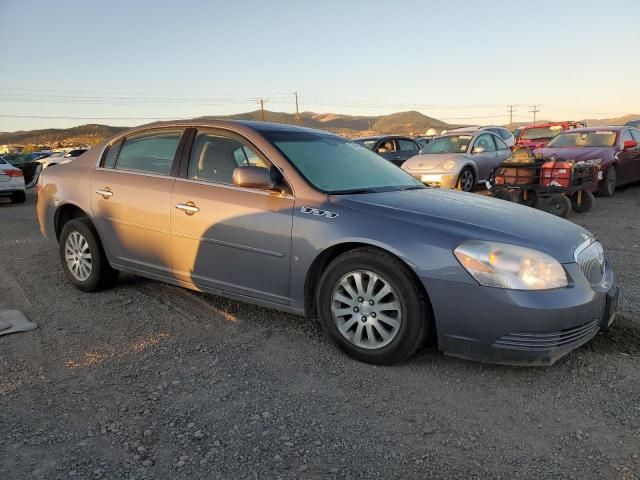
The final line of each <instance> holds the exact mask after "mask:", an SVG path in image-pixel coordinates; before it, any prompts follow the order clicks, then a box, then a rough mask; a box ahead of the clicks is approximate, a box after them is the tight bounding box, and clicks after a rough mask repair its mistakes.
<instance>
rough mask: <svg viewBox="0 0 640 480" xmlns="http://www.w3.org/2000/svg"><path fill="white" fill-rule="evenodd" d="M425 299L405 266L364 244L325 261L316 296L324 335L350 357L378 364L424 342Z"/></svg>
mask: <svg viewBox="0 0 640 480" xmlns="http://www.w3.org/2000/svg"><path fill="white" fill-rule="evenodd" d="M427 302H428V300H427V299H426V298H425V295H424V293H423V291H422V289H421V288H419V286H418V285H417V282H416V280H415V279H414V278H413V276H412V275H411V274H410V272H409V271H408V268H407V267H406V265H404V264H403V263H402V262H400V261H399V260H398V259H397V258H395V257H393V256H392V255H390V254H388V253H386V252H383V251H379V250H375V249H369V248H363V249H357V250H352V251H350V252H347V253H345V254H343V255H341V256H339V257H338V258H336V259H335V260H334V261H333V262H331V264H330V265H329V266H328V267H327V269H326V270H325V272H324V273H323V275H322V278H321V279H320V288H319V291H318V297H317V305H318V313H319V317H320V321H321V322H322V326H323V329H324V330H325V332H326V333H327V334H328V335H329V337H331V339H332V340H333V341H334V342H335V343H336V344H337V345H338V346H339V347H340V348H342V349H343V350H344V351H346V352H347V353H348V354H349V355H351V356H352V357H354V358H356V359H358V360H360V361H363V362H367V363H374V364H379V365H389V364H392V363H396V362H400V361H403V360H405V359H407V358H409V357H410V356H412V355H413V354H414V353H415V352H416V351H417V350H418V348H419V347H420V346H422V345H423V344H424V341H425V338H426V334H427V328H428V321H429V318H428V309H427Z"/></svg>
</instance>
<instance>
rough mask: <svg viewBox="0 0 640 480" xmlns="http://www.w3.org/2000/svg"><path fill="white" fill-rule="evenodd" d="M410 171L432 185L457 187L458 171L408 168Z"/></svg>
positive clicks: (423, 181)
mask: <svg viewBox="0 0 640 480" xmlns="http://www.w3.org/2000/svg"><path fill="white" fill-rule="evenodd" d="M407 172H408V173H410V174H411V175H413V176H414V177H415V178H417V179H418V180H420V181H421V182H422V183H424V184H425V185H429V186H430V187H441V188H456V184H457V183H458V176H459V173H458V172H437V171H436V172H434V171H433V170H424V171H420V170H407Z"/></svg>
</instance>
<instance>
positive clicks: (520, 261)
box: [453, 240, 567, 290]
mask: <svg viewBox="0 0 640 480" xmlns="http://www.w3.org/2000/svg"><path fill="white" fill-rule="evenodd" d="M453 253H454V254H455V256H456V258H457V259H458V261H459V262H460V263H461V264H462V266H463V267H464V268H465V269H466V270H467V272H469V273H470V274H471V276H472V277H473V278H475V279H476V280H477V281H478V283H480V284H481V285H484V286H487V287H498V288H509V289H512V290H549V289H552V288H561V287H566V286H567V274H566V273H565V271H564V268H563V267H562V265H560V263H559V262H558V261H557V260H555V259H554V258H552V257H550V256H549V255H547V254H546V253H542V252H538V251H537V250H532V249H530V248H525V247H518V246H516V245H509V244H507V243H498V242H483V241H479V240H478V241H470V242H466V243H463V244H462V245H460V246H459V247H458V248H456V249H455V250H454V251H453Z"/></svg>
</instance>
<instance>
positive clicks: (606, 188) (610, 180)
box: [599, 165, 618, 197]
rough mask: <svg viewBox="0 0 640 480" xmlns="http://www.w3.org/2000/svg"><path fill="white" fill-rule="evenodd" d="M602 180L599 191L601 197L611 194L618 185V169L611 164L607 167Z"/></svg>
mask: <svg viewBox="0 0 640 480" xmlns="http://www.w3.org/2000/svg"><path fill="white" fill-rule="evenodd" d="M603 182H604V183H603V185H602V187H601V188H600V191H599V193H600V195H602V196H603V197H610V196H612V195H613V194H614V193H615V191H616V187H617V185H618V171H617V170H616V167H615V166H613V165H611V166H610V167H609V168H608V169H607V173H606V174H605V176H604V181H603Z"/></svg>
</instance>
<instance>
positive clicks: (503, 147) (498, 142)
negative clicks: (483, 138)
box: [493, 137, 509, 150]
mask: <svg viewBox="0 0 640 480" xmlns="http://www.w3.org/2000/svg"><path fill="white" fill-rule="evenodd" d="M493 140H494V142H496V147H498V150H509V147H507V144H506V143H504V142H503V141H502V139H500V138H498V137H493Z"/></svg>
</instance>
